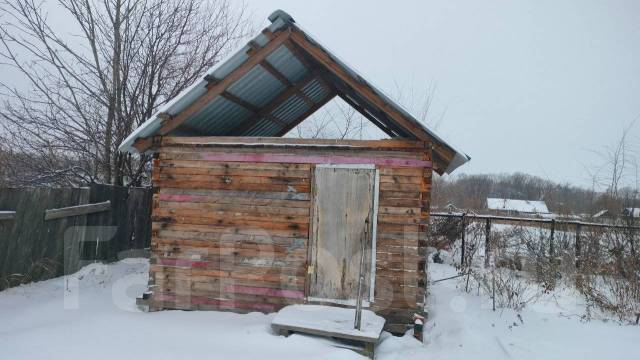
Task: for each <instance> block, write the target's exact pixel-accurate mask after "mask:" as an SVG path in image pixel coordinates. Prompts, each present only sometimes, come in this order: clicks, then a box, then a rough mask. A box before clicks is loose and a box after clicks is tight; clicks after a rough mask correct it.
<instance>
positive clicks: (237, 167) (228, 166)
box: [158, 158, 422, 176]
mask: <svg viewBox="0 0 640 360" xmlns="http://www.w3.org/2000/svg"><path fill="white" fill-rule="evenodd" d="M158 164H159V168H162V169H166V168H172V167H175V168H185V169H186V168H192V169H193V168H195V169H205V170H208V169H211V170H214V171H215V170H220V171H223V170H228V171H254V170H262V171H288V172H294V173H295V172H298V171H299V172H307V173H309V171H310V170H311V165H310V164H283V163H240V162H238V163H231V162H227V163H225V162H213V161H202V160H175V159H166V158H165V159H163V160H160V161H159V162H158ZM414 170H419V171H418V172H419V173H422V171H421V170H422V169H414ZM309 174H310V173H309ZM416 176H420V175H416Z"/></svg>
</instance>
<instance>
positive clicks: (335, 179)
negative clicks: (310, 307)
mask: <svg viewBox="0 0 640 360" xmlns="http://www.w3.org/2000/svg"><path fill="white" fill-rule="evenodd" d="M375 180H376V177H375V169H373V168H365V169H362V168H345V167H330V166H318V167H317V168H316V170H315V176H314V199H313V204H314V205H313V206H314V207H313V217H314V218H313V224H312V231H313V234H312V241H313V243H312V249H311V259H310V260H311V261H310V263H311V264H312V266H313V273H312V274H311V275H310V286H309V299H310V300H311V301H314V300H322V301H329V302H330V301H335V302H341V303H345V302H346V303H352V302H353V301H355V299H356V298H357V293H358V277H359V274H360V256H361V253H362V242H363V241H364V242H365V260H364V264H365V270H364V271H365V281H364V284H363V285H364V287H363V289H364V291H363V294H364V295H363V298H364V299H365V300H367V299H368V298H369V287H370V282H371V271H370V269H371V256H372V254H371V243H372V241H371V239H372V237H371V234H372V226H373V224H372V223H373V220H372V219H373V207H374V190H375Z"/></svg>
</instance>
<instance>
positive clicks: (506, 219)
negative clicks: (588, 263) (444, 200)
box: [430, 213, 640, 268]
mask: <svg viewBox="0 0 640 360" xmlns="http://www.w3.org/2000/svg"><path fill="white" fill-rule="evenodd" d="M430 216H431V217H432V218H453V219H457V220H458V222H459V223H460V225H459V229H458V230H457V231H458V236H459V238H460V240H461V245H460V263H461V264H464V262H465V255H466V254H465V253H466V249H467V244H466V233H467V231H466V227H467V225H468V222H469V221H484V222H485V242H484V254H485V256H484V261H485V266H488V262H489V259H490V256H487V255H488V254H490V253H491V251H492V248H493V247H494V246H495V244H494V241H492V240H491V227H492V224H494V223H498V224H510V225H528V226H535V227H540V228H548V229H549V235H548V236H549V238H548V245H549V248H548V254H549V255H550V256H553V255H554V253H555V252H556V248H557V246H558V244H557V241H556V238H555V237H556V232H557V230H558V228H559V227H563V229H562V230H563V231H564V232H567V231H568V228H569V227H573V230H574V231H573V233H574V241H573V244H574V254H575V266H576V268H580V266H581V257H583V254H582V247H583V244H582V235H583V229H584V228H592V229H601V230H603V231H607V230H616V231H628V232H631V233H633V234H638V235H640V226H636V225H635V224H617V225H615V224H601V223H594V222H586V221H578V220H558V219H541V218H528V217H512V216H497V215H479V214H467V213H431V215H430Z"/></svg>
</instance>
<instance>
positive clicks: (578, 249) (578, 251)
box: [576, 223, 582, 269]
mask: <svg viewBox="0 0 640 360" xmlns="http://www.w3.org/2000/svg"><path fill="white" fill-rule="evenodd" d="M580 230H582V225H581V224H580V223H578V224H576V269H580V265H581V263H580V260H581V259H580V258H581V256H582V254H581V252H582V244H581V243H580Z"/></svg>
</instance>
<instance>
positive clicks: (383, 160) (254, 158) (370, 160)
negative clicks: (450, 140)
mask: <svg viewBox="0 0 640 360" xmlns="http://www.w3.org/2000/svg"><path fill="white" fill-rule="evenodd" d="M185 157H187V156H184V157H183V158H185ZM191 159H192V160H198V159H199V160H205V161H218V162H250V163H291V164H376V165H380V166H393V167H417V168H423V167H431V161H425V160H414V159H405V158H394V157H364V156H362V157H360V156H339V155H306V156H304V155H285V154H269V153H260V152H256V153H254V154H243V153H236V154H233V153H213V152H202V153H194V154H193V155H192V156H191Z"/></svg>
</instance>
